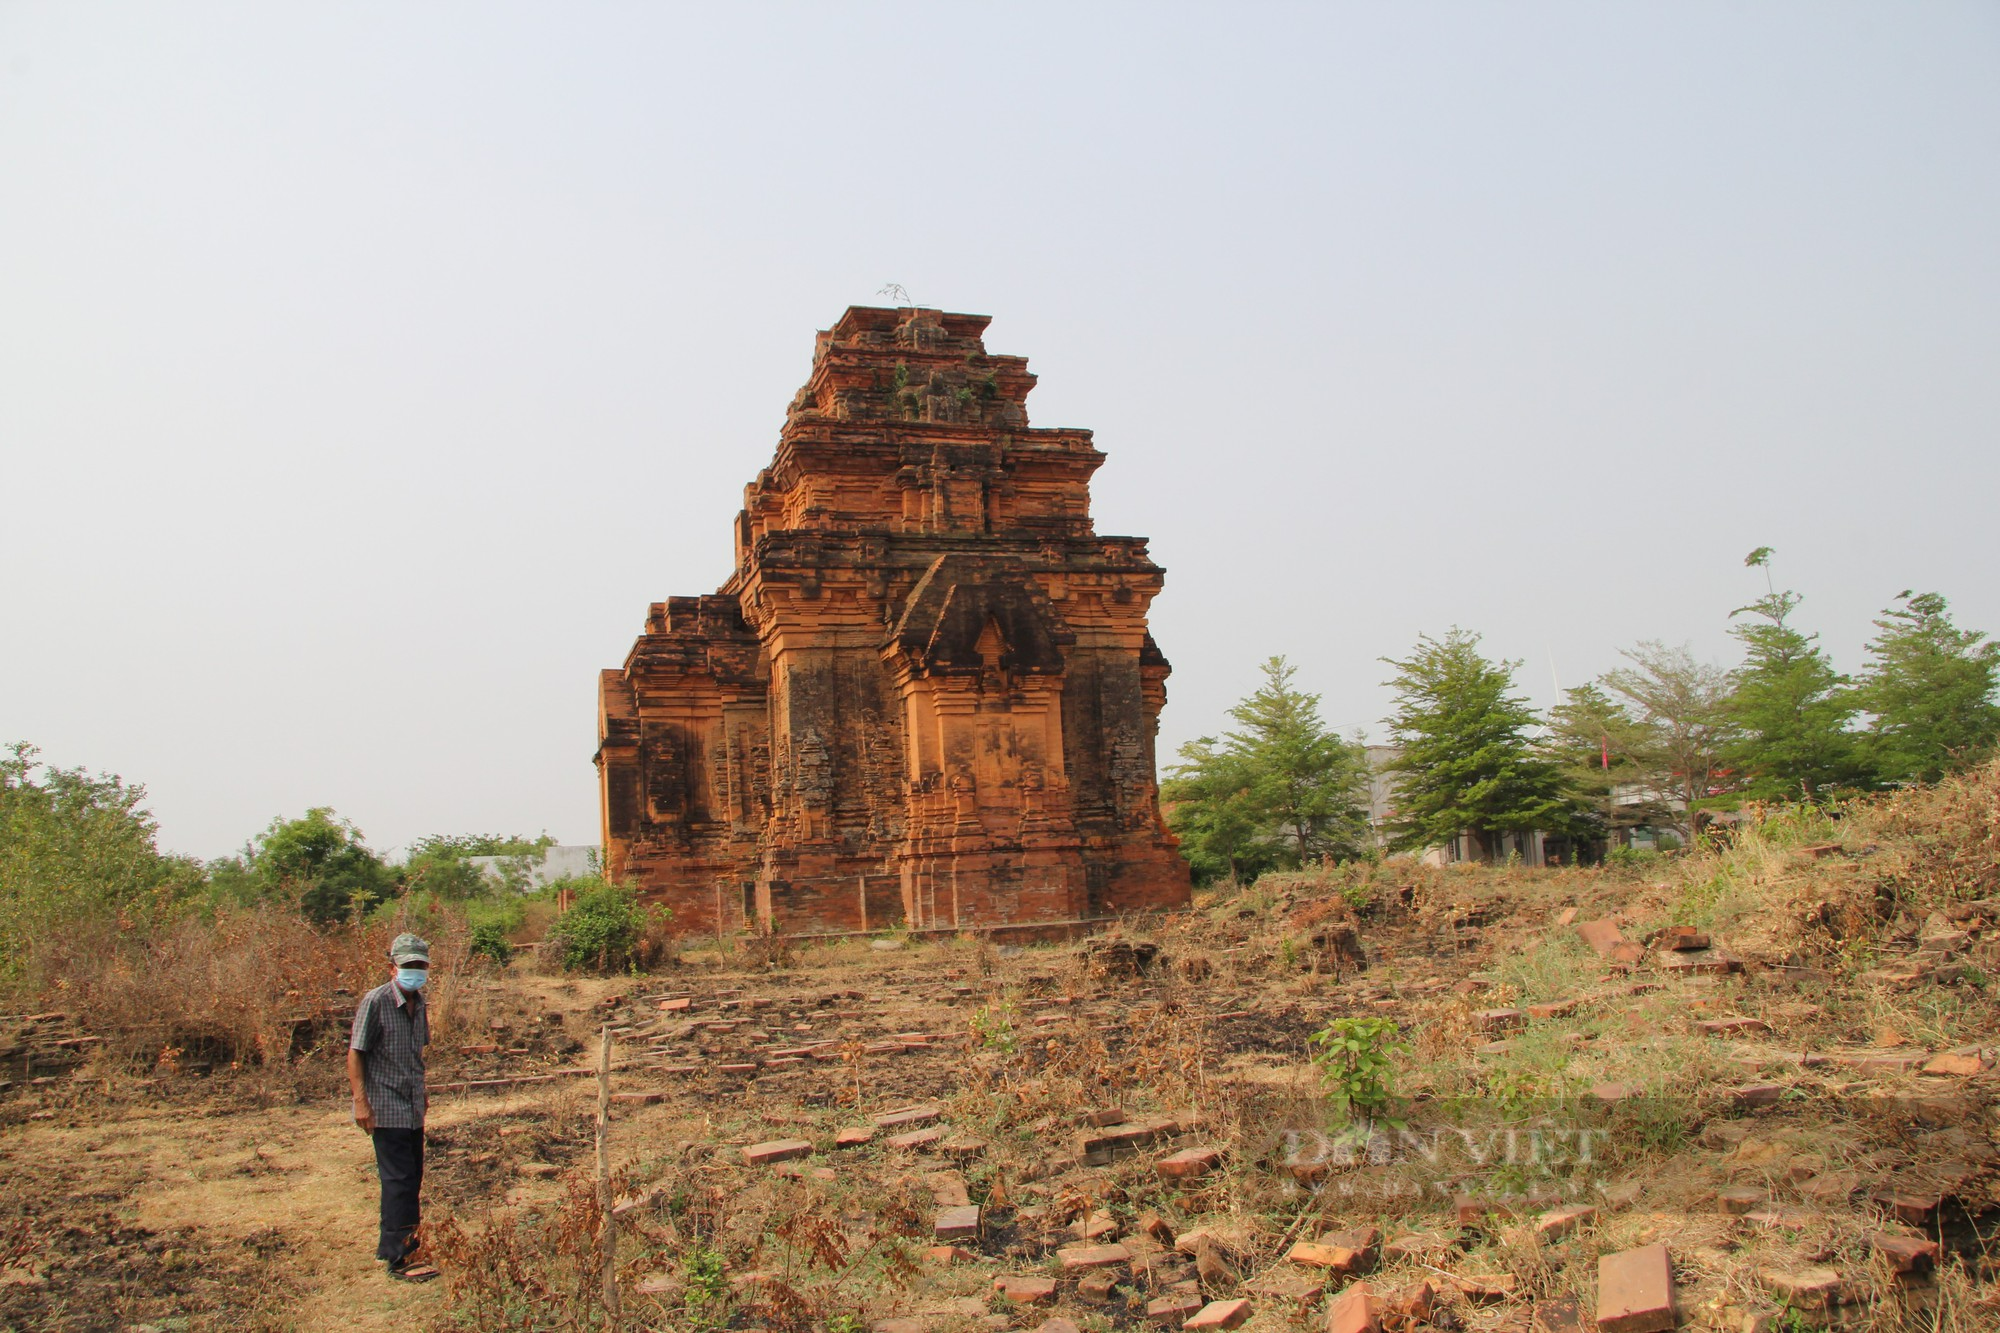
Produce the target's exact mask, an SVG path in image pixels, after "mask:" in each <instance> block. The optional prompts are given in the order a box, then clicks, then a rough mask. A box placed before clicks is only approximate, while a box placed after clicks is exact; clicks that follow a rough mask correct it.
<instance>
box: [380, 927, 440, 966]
mask: <svg viewBox="0 0 2000 1333" xmlns="http://www.w3.org/2000/svg"><path fill="white" fill-rule="evenodd" d="M412 960H414V961H416V962H420V963H425V964H428V963H429V962H430V961H431V943H430V941H429V940H427V939H424V938H423V937H422V936H419V935H412V934H410V932H409V931H407V930H406V931H404V932H403V933H402V934H400V935H398V936H397V937H396V938H395V939H394V940H391V941H390V942H389V961H390V962H392V963H407V962H411V961H412Z"/></svg>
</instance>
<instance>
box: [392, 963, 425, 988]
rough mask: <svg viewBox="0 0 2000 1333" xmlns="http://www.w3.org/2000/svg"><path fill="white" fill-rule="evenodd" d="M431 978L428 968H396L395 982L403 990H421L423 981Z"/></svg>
mask: <svg viewBox="0 0 2000 1333" xmlns="http://www.w3.org/2000/svg"><path fill="white" fill-rule="evenodd" d="M430 979H431V974H430V970H429V969H428V968H422V967H399V968H397V969H396V984H397V985H398V986H401V987H402V988H403V989H404V990H422V989H423V988H424V983H425V982H426V981H429V980H430Z"/></svg>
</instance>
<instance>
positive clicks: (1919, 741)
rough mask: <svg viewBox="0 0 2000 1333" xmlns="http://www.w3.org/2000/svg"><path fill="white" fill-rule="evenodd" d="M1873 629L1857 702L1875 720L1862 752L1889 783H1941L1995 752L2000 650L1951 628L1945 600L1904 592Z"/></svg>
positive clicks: (1975, 633)
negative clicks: (1956, 769)
mask: <svg viewBox="0 0 2000 1333" xmlns="http://www.w3.org/2000/svg"><path fill="white" fill-rule="evenodd" d="M1896 600H1897V601H1898V602H1900V603H1902V605H1901V606H1896V607H1891V608H1890V609H1888V610H1886V611H1884V612H1883V613H1882V617H1883V618H1882V619H1880V620H1878V621H1876V622H1875V628H1876V629H1878V630H1880V631H1881V632H1880V633H1879V634H1877V635H1876V636H1875V639H1874V640H1873V641H1872V642H1871V643H1870V644H1869V645H1868V652H1869V655H1870V656H1871V657H1872V658H1874V661H1873V662H1872V663H1870V665H1869V667H1868V670H1867V671H1866V672H1865V673H1864V674H1863V675H1862V678H1861V683H1860V685H1859V686H1858V687H1857V688H1856V690H1855V693H1854V700H1853V701H1854V702H1855V703H1856V704H1857V705H1858V706H1859V707H1860V708H1861V709H1862V710H1863V711H1865V712H1867V713H1869V714H1871V715H1872V716H1873V719H1874V725H1873V726H1872V727H1871V728H1870V730H1869V732H1868V735H1867V737H1866V739H1865V740H1864V741H1863V748H1864V751H1865V753H1866V756H1867V759H1868V763H1869V767H1870V768H1871V769H1872V770H1873V771H1874V773H1875V775H1876V776H1877V777H1878V778H1880V779H1881V780H1883V781H1887V782H1935V781H1936V780H1937V779H1938V778H1940V777H1942V776H1943V775H1944V774H1945V773H1946V772H1947V771H1949V770H1950V769H1952V768H1954V767H1956V766H1958V765H1961V764H1968V763H1974V762H1977V761H1979V760H1981V759H1984V758H1985V757H1987V756H1988V755H1989V754H1991V753H1992V752H1993V748H1994V744H1995V741H1996V740H2000V706H1996V705H1995V704H1994V689H1995V684H1996V677H2000V644H1995V643H1991V642H1983V640H1985V639H1986V635H1984V634H1983V633H1980V632H1978V631H1975V630H1962V629H1959V628H1958V627H1957V626H1956V625H1954V624H1952V622H1951V615H1950V611H1949V608H1948V607H1947V605H1946V603H1945V599H1944V598H1943V597H1941V596H1939V595H1938V594H1937V593H1934V592H1926V593H1918V594H1916V595H1914V596H1912V595H1911V594H1910V592H1909V591H1908V590H1907V589H1906V590H1904V591H1903V592H1901V593H1898V594H1897V595H1896Z"/></svg>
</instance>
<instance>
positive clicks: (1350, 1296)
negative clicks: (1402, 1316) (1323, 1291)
mask: <svg viewBox="0 0 2000 1333" xmlns="http://www.w3.org/2000/svg"><path fill="white" fill-rule="evenodd" d="M1326 1333H1382V1302H1381V1300H1380V1299H1379V1298H1378V1297H1377V1296H1376V1294H1375V1289H1374V1288H1373V1287H1372V1286H1370V1285H1369V1284H1368V1283H1366V1282H1357V1283H1355V1284H1354V1285H1353V1286H1351V1287H1349V1288H1348V1289H1347V1290H1345V1291H1343V1292H1341V1293H1340V1296H1339V1297H1338V1298H1337V1299H1336V1300H1335V1301H1334V1303H1333V1308H1332V1309H1330V1310H1328V1311H1327V1312H1326Z"/></svg>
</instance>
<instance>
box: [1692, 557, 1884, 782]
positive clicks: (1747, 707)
mask: <svg viewBox="0 0 2000 1333" xmlns="http://www.w3.org/2000/svg"><path fill="white" fill-rule="evenodd" d="M1753 554H1754V553H1753ZM1801 600H1802V599H1801V598H1800V597H1799V595H1798V594H1797V593H1795V592H1792V591H1790V590H1786V591H1784V592H1771V593H1768V594H1767V595H1765V596H1763V597H1759V598H1758V599H1757V600H1756V601H1754V602H1752V603H1751V604H1750V605H1748V606H1745V607H1739V608H1738V609H1737V610H1735V611H1733V612H1731V613H1730V615H1731V618H1732V619H1733V618H1735V617H1736V616H1745V617H1748V618H1747V619H1745V620H1743V621H1742V622H1740V623H1739V624H1737V625H1736V626H1735V627H1734V628H1732V629H1731V630H1730V633H1731V634H1732V635H1733V636H1734V637H1735V638H1736V640H1737V641H1738V642H1739V643H1741V644H1742V645H1743V648H1744V659H1743V664H1742V665H1741V666H1740V667H1738V668H1737V669H1736V672H1735V674H1734V678H1733V683H1734V686H1735V688H1734V692H1733V693H1732V694H1731V696H1730V700H1729V717H1730V720H1731V722H1732V724H1733V726H1734V730H1735V734H1734V735H1733V736H1732V737H1731V744H1730V747H1729V749H1728V750H1727V751H1726V752H1725V755H1724V758H1725V760H1726V761H1727V762H1728V763H1729V765H1730V766H1731V767H1732V768H1734V769H1736V770H1737V772H1738V773H1740V774H1741V781H1742V789H1743V791H1744V793H1745V794H1746V795H1749V796H1752V797H1755V798H1757V799H1760V800H1796V799H1800V798H1803V799H1805V800H1809V801H1811V800H1818V799H1821V798H1822V797H1824V796H1826V795H1828V794H1829V793H1831V792H1833V791H1836V790H1839V789H1840V788H1843V787H1852V786H1855V785H1857V784H1859V783H1861V782H1862V781H1863V779H1864V777H1865V769H1864V767H1863V763H1862V759H1861V754H1860V747H1859V744H1858V738H1857V737H1856V736H1855V734H1854V733H1853V732H1851V731H1849V730H1848V726H1847V724H1848V721H1849V720H1850V719H1851V718H1852V717H1853V716H1854V714H1855V712H1856V710H1857V705H1856V701H1855V698H1854V695H1853V692H1852V691H1851V690H1849V689H1848V688H1847V686H1848V683H1849V682H1848V681H1847V679H1846V677H1844V676H1842V675H1841V674H1840V673H1839V672H1837V671H1835V670H1834V669H1833V663H1832V662H1831V661H1829V660H1828V659H1827V656H1826V653H1825V652H1824V651H1822V650H1821V648H1820V647H1819V644H1818V639H1819V636H1818V635H1817V634H1805V633H1802V632H1801V631H1799V630H1798V629H1797V628H1795V627H1794V626H1793V625H1792V623H1791V614H1792V612H1793V610H1794V609H1796V608H1797V606H1798V604H1799V602H1800V601H1801Z"/></svg>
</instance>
